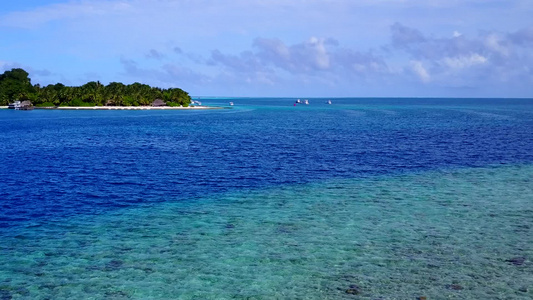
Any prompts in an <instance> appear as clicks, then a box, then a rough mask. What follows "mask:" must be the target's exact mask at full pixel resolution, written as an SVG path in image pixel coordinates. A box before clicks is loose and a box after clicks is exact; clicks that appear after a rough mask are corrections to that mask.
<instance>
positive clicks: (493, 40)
mask: <svg viewBox="0 0 533 300" xmlns="http://www.w3.org/2000/svg"><path fill="white" fill-rule="evenodd" d="M484 43H485V46H487V47H488V48H489V49H490V50H492V51H494V52H497V53H499V54H501V55H503V56H508V55H509V49H507V47H505V46H503V45H502V38H501V37H500V36H498V34H495V33H491V34H489V35H488V36H487V37H486V38H485V41H484Z"/></svg>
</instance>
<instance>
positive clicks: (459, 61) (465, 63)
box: [442, 53, 487, 69]
mask: <svg viewBox="0 0 533 300" xmlns="http://www.w3.org/2000/svg"><path fill="white" fill-rule="evenodd" d="M442 61H443V63H444V64H445V65H446V66H448V67H450V68H452V69H463V68H469V67H472V66H475V65H480V64H484V63H486V62H487V58H485V57H483V56H481V55H479V54H477V53H472V54H470V55H462V56H456V57H445V58H443V59H442Z"/></svg>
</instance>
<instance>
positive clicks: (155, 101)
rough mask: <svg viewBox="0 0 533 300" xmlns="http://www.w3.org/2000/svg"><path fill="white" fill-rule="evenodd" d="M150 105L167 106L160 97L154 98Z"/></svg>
mask: <svg viewBox="0 0 533 300" xmlns="http://www.w3.org/2000/svg"><path fill="white" fill-rule="evenodd" d="M152 106H167V104H166V103H165V101H163V100H161V99H155V100H154V102H152Z"/></svg>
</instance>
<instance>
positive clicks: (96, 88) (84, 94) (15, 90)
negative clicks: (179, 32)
mask: <svg viewBox="0 0 533 300" xmlns="http://www.w3.org/2000/svg"><path fill="white" fill-rule="evenodd" d="M156 99H162V100H163V101H165V102H166V103H167V105H169V106H180V105H183V106H188V105H189V104H190V103H191V97H190V96H189V94H188V93H187V92H185V91H183V90H182V89H179V88H168V89H162V88H158V87H151V86H149V85H146V84H141V83H138V82H136V83H133V84H129V85H125V84H123V83H120V82H111V83H109V84H108V85H103V84H102V83H100V82H99V81H91V82H88V83H86V84H84V85H82V86H65V85H64V84H62V83H56V84H49V85H47V86H44V87H41V86H40V85H39V84H36V85H32V84H31V79H30V78H29V74H28V72H26V71H24V70H23V69H12V70H11V71H5V72H4V74H2V75H0V105H4V106H5V105H8V104H9V103H10V102H13V101H16V100H30V101H31V102H32V103H33V105H35V106H105V105H114V106H139V105H150V104H151V103H152V102H153V101H154V100H156Z"/></svg>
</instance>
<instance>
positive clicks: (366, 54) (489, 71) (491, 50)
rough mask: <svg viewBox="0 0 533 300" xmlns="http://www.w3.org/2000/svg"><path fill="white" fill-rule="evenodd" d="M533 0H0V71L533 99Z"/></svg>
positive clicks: (272, 93)
mask: <svg viewBox="0 0 533 300" xmlns="http://www.w3.org/2000/svg"><path fill="white" fill-rule="evenodd" d="M532 16H533V1H531V0H471V1H469V0H425V1H420V0H91V1H88V0H24V1H7V0H6V1H1V3H0V72H3V71H5V70H10V69H12V68H23V69H25V70H26V71H27V72H29V73H30V78H31V79H32V83H33V84H37V83H38V84H40V85H42V86H43V85H48V84H55V83H58V82H61V83H63V84H65V85H70V86H77V85H82V84H84V83H86V82H89V81H100V82H102V83H104V84H108V83H109V82H115V81H116V82H123V83H126V84H129V83H133V82H140V83H145V84H149V85H152V86H158V87H162V88H168V87H179V88H182V89H183V90H185V91H187V92H189V94H191V95H192V96H196V97H200V96H204V97H206V96H220V97H506V98H513V97H529V98H531V97H533V17H532Z"/></svg>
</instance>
